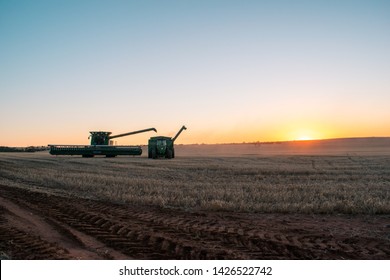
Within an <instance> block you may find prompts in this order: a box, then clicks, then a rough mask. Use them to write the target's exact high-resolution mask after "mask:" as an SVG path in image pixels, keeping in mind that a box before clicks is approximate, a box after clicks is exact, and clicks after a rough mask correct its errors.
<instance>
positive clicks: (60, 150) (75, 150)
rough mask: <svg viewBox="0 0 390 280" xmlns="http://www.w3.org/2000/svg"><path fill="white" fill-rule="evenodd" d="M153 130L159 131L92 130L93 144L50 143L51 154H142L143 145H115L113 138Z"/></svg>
mask: <svg viewBox="0 0 390 280" xmlns="http://www.w3.org/2000/svg"><path fill="white" fill-rule="evenodd" d="M151 130H153V131H155V132H157V130H156V129H155V128H148V129H143V130H137V131H133V132H128V133H123V134H118V135H113V136H110V135H111V132H106V131H91V132H90V134H91V135H90V136H89V137H88V138H91V145H48V146H49V147H50V151H49V153H50V154H51V155H70V156H73V155H81V156H83V157H94V156H97V155H99V156H106V157H116V156H119V155H120V156H123V155H130V156H140V155H141V154H142V148H141V146H116V145H115V146H114V145H112V143H113V142H112V141H111V139H114V138H119V137H123V136H128V135H133V134H137V133H142V132H147V131H151Z"/></svg>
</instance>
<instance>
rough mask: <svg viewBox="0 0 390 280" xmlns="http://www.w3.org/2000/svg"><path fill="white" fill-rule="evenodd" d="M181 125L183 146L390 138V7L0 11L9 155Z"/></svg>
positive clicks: (174, 5)
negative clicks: (19, 149)
mask: <svg viewBox="0 0 390 280" xmlns="http://www.w3.org/2000/svg"><path fill="white" fill-rule="evenodd" d="M183 124H185V125H186V126H187V127H188V130H187V131H185V132H183V134H182V135H181V137H179V138H178V141H177V142H178V143H184V144H187V143H188V144H189V143H228V142H229V143H230V142H243V141H245V142H251V141H281V140H295V139H306V138H307V139H319V138H338V137H367V136H390V1H376V0H373V1H369V0H367V1H342V0H338V1H332V0H327V1H315V0H313V1H278V0H276V1H271V0H269V1H261V0H258V1H244V0H237V1H229V0H224V1H216V0H207V1H206V0H204V1H202V0H198V1H195V0H193V1H186V0H181V1H179V0H178V1H130V0H128V1H125V0H123V1H119V0H114V1H92V0H91V1H83V0H77V1H72V0H66V1H65V0H63V1H56V0H51V1H49V0H48V1H40V0H34V1H27V0H26V1H22V0H21V1H8V0H0V131H1V133H0V135H1V137H0V145H7V146H27V145H47V144H49V143H50V144H87V143H88V141H89V140H88V139H87V137H88V135H89V133H88V132H89V131H93V130H103V131H112V132H113V134H119V133H124V132H128V131H134V130H139V129H144V128H149V127H155V128H157V130H158V135H166V136H173V135H174V134H175V133H176V132H177V131H178V130H179V128H180V127H181V126H182V125H183ZM155 135H156V134H155V133H152V132H148V133H144V134H140V135H137V136H136V135H134V136H129V137H125V138H119V139H118V144H146V143H147V139H148V138H149V137H150V136H155Z"/></svg>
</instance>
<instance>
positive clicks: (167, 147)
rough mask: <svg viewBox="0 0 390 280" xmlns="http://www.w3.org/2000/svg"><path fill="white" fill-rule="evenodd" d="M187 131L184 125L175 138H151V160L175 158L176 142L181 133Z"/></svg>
mask: <svg viewBox="0 0 390 280" xmlns="http://www.w3.org/2000/svg"><path fill="white" fill-rule="evenodd" d="M184 129H187V128H186V127H185V126H184V125H183V127H182V128H181V129H180V130H179V132H178V133H177V134H176V135H175V137H173V138H171V137H167V136H156V137H151V138H150V139H149V144H148V157H149V158H153V159H155V158H174V157H175V149H174V146H173V144H174V142H175V140H176V139H177V137H179V135H180V133H181V132H182V131H183V130H184Z"/></svg>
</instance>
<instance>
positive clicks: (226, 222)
mask: <svg viewBox="0 0 390 280" xmlns="http://www.w3.org/2000/svg"><path fill="white" fill-rule="evenodd" d="M277 146H278V145H277ZM347 146H348V147H351V145H347ZM279 147H280V148H277V147H276V146H273V145H272V147H271V146H270V148H268V147H266V148H262V147H260V149H261V150H259V147H252V150H250V148H248V147H246V146H237V147H233V148H231V147H230V148H231V149H232V150H231V154H232V155H233V156H227V155H226V154H211V153H208V152H206V153H204V154H202V151H205V150H207V149H208V148H210V146H207V147H202V146H201V145H199V147H189V146H178V149H177V154H178V157H177V158H176V159H174V160H150V159H148V158H146V157H145V156H142V157H118V158H79V157H66V156H62V157H60V156H59V157H55V156H50V155H49V154H48V153H47V152H39V153H3V154H0V252H1V255H2V256H1V257H2V258H10V259H390V203H389V201H390V157H389V150H388V149H386V147H387V146H385V148H383V147H382V148H380V147H379V148H378V149H375V150H372V152H371V153H370V151H368V150H364V149H360V150H359V149H357V148H356V149H355V148H354V152H351V151H347V152H346V151H345V150H343V151H342V152H340V151H341V150H335V149H334V150H333V152H331V150H330V149H327V150H324V153H322V154H321V153H319V152H318V151H317V150H316V151H315V152H313V150H309V149H308V150H307V151H311V152H307V153H306V154H305V153H302V152H300V153H293V152H290V153H289V152H288V151H286V150H285V151H283V153H282V154H277V153H275V151H276V150H279V151H281V150H283V148H286V147H282V146H279ZM338 147H339V146H338ZM226 148H228V147H227V146H225V150H223V151H224V152H225V153H226ZM276 148H277V149H276ZM301 148H302V147H301ZM317 148H318V147H317ZM240 149H241V154H240V153H239V152H238V151H240ZM253 149H255V150H253ZM267 149H268V150H267ZM380 149H382V151H381V150H380ZM144 150H145V149H144ZM214 151H215V150H214ZM259 151H260V152H259ZM290 151H297V150H296V149H293V150H290ZM300 151H302V150H300ZM359 151H363V152H359Z"/></svg>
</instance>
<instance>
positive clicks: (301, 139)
mask: <svg viewBox="0 0 390 280" xmlns="http://www.w3.org/2000/svg"><path fill="white" fill-rule="evenodd" d="M297 140H299V141H308V140H313V138H312V137H310V136H301V137H299V138H297Z"/></svg>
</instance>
